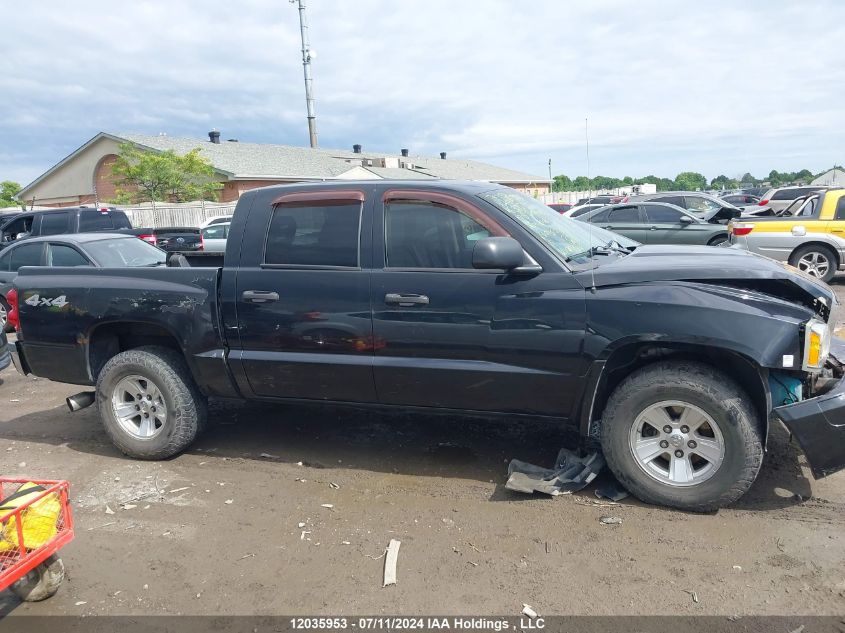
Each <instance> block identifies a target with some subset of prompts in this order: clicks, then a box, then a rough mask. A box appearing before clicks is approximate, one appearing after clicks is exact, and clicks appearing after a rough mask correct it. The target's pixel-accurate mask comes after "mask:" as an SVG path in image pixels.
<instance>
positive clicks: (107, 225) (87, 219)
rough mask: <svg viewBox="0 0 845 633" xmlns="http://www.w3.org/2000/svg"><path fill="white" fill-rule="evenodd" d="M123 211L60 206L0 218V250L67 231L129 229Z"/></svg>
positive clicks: (66, 232)
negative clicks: (27, 239)
mask: <svg viewBox="0 0 845 633" xmlns="http://www.w3.org/2000/svg"><path fill="white" fill-rule="evenodd" d="M131 229H132V223H131V222H130V221H129V218H128V217H126V213H124V212H123V211H121V210H120V209H115V208H114V207H96V208H95V207H62V208H59V209H48V210H45V211H25V212H23V213H16V214H14V215H11V216H8V217H5V216H4V217H2V218H0V249H3V248H5V247H7V246H9V245H10V244H14V243H16V242H18V241H19V240H23V239H26V238H29V237H41V236H46V235H65V234H68V233H96V232H101V231H109V232H115V231H119V232H125V231H131Z"/></svg>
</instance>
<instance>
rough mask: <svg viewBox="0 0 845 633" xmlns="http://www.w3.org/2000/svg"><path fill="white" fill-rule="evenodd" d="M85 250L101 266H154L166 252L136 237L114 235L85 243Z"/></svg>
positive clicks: (162, 260)
mask: <svg viewBox="0 0 845 633" xmlns="http://www.w3.org/2000/svg"><path fill="white" fill-rule="evenodd" d="M85 250H87V251H88V254H89V255H91V257H92V258H93V259H94V261H95V262H97V264H99V265H100V266H102V267H103V268H123V267H124V266H156V265H159V264H164V262H165V260H166V259H167V254H166V253H165V252H164V251H162V250H161V249H158V248H156V247H155V246H153V245H152V244H149V243H147V242H145V241H144V240H141V239H138V238H137V237H116V238H114V239H110V240H97V241H96V242H89V243H88V244H86V245H85Z"/></svg>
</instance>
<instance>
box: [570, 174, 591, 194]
mask: <svg viewBox="0 0 845 633" xmlns="http://www.w3.org/2000/svg"><path fill="white" fill-rule="evenodd" d="M592 188H593V183H592V182H591V181H590V179H589V178H587V177H586V176H578V177H577V178H575V180H573V181H572V191H588V190H590V189H592Z"/></svg>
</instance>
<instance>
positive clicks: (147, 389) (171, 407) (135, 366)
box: [97, 347, 207, 459]
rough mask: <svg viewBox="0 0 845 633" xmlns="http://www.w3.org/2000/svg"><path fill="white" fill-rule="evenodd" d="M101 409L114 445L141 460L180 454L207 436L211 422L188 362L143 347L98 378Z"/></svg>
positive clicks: (117, 358)
mask: <svg viewBox="0 0 845 633" xmlns="http://www.w3.org/2000/svg"><path fill="white" fill-rule="evenodd" d="M138 387H140V388H138ZM136 391H140V392H141V393H140V394H138V393H135V392H136ZM137 395H142V396H143V397H142V398H136V396H137ZM147 396H149V398H148V397H147ZM97 406H98V408H99V410H100V418H101V420H102V422H103V427H104V428H105V431H106V433H107V434H108V436H109V438H110V439H111V441H112V442H113V443H114V445H115V446H116V447H117V448H118V449H120V450H121V451H122V452H123V453H124V454H126V455H128V456H130V457H134V458H136V459H166V458H168V457H172V456H173V455H176V454H177V453H180V452H181V451H183V450H185V449H186V448H187V447H188V446H189V445H190V444H191V443H192V442H193V441H194V440H195V439H196V437H197V436H198V435H199V433H200V432H201V431H202V430H203V428H204V427H205V421H206V417H207V404H206V401H205V398H204V397H203V395H202V394H201V393H200V391H199V388H198V387H197V385H196V383H195V382H194V380H193V378H192V377H191V372H190V370H189V369H188V366H187V364H186V363H185V360H184V358H182V356H181V354H178V353H177V352H174V351H173V350H171V349H167V348H164V347H139V348H137V349H132V350H128V351H126V352H121V353H120V354H117V355H116V356H114V357H112V358H111V359H110V360H109V361H108V362H107V363H106V364H105V366H104V367H103V369H102V371H101V372H100V375H99V376H98V378H97ZM133 407H134V412H133ZM118 408H119V410H118ZM162 409H164V410H163V411H162ZM145 414H146V415H145Z"/></svg>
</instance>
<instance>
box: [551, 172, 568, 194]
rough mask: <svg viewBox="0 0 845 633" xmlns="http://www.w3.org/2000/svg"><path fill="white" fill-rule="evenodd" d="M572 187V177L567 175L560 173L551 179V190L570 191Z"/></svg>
mask: <svg viewBox="0 0 845 633" xmlns="http://www.w3.org/2000/svg"><path fill="white" fill-rule="evenodd" d="M571 188H572V179H571V178H570V177H569V176H565V175H564V174H560V175H559V176H555V177H554V180H553V181H552V191H570V190H571Z"/></svg>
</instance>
